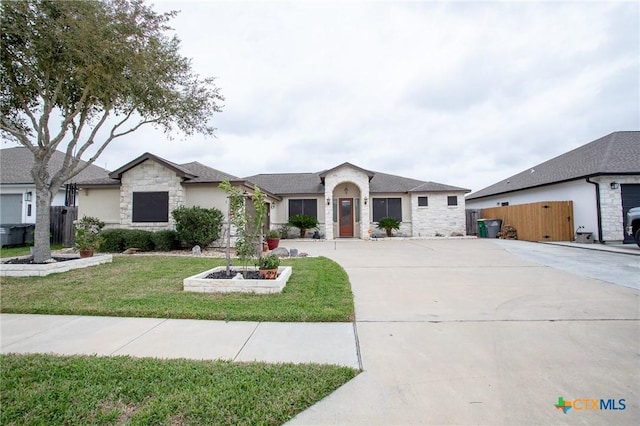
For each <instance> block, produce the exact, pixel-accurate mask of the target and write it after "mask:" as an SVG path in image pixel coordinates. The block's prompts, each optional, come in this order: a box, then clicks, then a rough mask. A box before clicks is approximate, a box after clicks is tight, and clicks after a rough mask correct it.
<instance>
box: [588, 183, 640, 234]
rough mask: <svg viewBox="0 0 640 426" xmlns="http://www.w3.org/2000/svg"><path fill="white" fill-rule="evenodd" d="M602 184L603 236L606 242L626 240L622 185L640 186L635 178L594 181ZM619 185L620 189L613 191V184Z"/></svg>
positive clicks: (601, 211) (601, 212)
mask: <svg viewBox="0 0 640 426" xmlns="http://www.w3.org/2000/svg"><path fill="white" fill-rule="evenodd" d="M592 180H593V181H597V182H598V183H599V184H600V214H601V216H600V218H601V220H602V236H601V237H600V238H601V239H602V240H604V241H609V242H614V241H622V240H623V238H624V228H623V223H624V222H623V217H622V185H623V184H640V178H639V177H635V176H604V177H602V178H595V179H592ZM612 182H616V183H618V188H616V189H611V183H612Z"/></svg>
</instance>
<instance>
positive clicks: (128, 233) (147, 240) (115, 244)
mask: <svg viewBox="0 0 640 426" xmlns="http://www.w3.org/2000/svg"><path fill="white" fill-rule="evenodd" d="M100 235H101V237H102V239H103V241H102V244H101V245H100V250H101V251H104V252H107V253H121V252H123V251H125V250H126V249H129V248H134V247H135V248H138V249H140V250H142V251H151V250H162V251H169V250H172V249H173V248H175V247H176V246H177V242H176V237H175V235H176V233H175V231H158V232H152V231H145V230H142V229H107V230H105V231H102V233H101V234H100Z"/></svg>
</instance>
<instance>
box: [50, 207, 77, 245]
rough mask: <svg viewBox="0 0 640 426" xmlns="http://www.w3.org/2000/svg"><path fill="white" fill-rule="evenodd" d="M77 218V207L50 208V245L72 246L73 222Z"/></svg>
mask: <svg viewBox="0 0 640 426" xmlns="http://www.w3.org/2000/svg"><path fill="white" fill-rule="evenodd" d="M77 218H78V208H77V207H67V206H51V221H50V231H51V243H52V244H63V245H64V246H65V247H71V246H72V245H73V221H74V220H76V219H77Z"/></svg>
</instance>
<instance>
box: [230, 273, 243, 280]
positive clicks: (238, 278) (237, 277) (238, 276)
mask: <svg viewBox="0 0 640 426" xmlns="http://www.w3.org/2000/svg"><path fill="white" fill-rule="evenodd" d="M231 279H232V280H244V277H243V276H242V273H240V272H238V273H237V274H236V276H235V277H233V278H231Z"/></svg>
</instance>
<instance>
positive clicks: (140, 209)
mask: <svg viewBox="0 0 640 426" xmlns="http://www.w3.org/2000/svg"><path fill="white" fill-rule="evenodd" d="M132 220H133V222H168V221H169V192H167V191H160V192H134V193H133V218H132Z"/></svg>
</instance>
